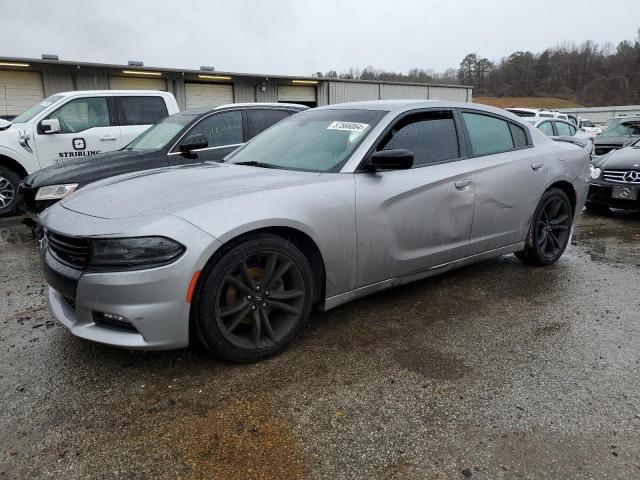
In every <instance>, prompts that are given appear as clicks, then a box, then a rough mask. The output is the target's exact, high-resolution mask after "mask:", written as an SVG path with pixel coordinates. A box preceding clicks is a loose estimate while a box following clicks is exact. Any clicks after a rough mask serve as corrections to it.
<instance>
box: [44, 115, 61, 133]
mask: <svg viewBox="0 0 640 480" xmlns="http://www.w3.org/2000/svg"><path fill="white" fill-rule="evenodd" d="M39 130H40V132H41V133H46V134H47V135H49V134H51V133H58V132H59V131H60V121H59V120H58V119H57V118H49V119H47V120H42V121H41V122H40V129H39Z"/></svg>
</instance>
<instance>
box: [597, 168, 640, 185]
mask: <svg viewBox="0 0 640 480" xmlns="http://www.w3.org/2000/svg"><path fill="white" fill-rule="evenodd" d="M625 177H626V178H625ZM602 178H604V179H605V180H608V181H610V182H615V183H630V184H634V185H640V170H605V171H604V173H603V174H602Z"/></svg>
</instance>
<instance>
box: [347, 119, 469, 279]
mask: <svg viewBox="0 0 640 480" xmlns="http://www.w3.org/2000/svg"><path fill="white" fill-rule="evenodd" d="M462 138H463V137H462V133H461V127H460V126H459V123H458V122H457V121H456V118H455V116H454V113H453V112H452V111H451V110H437V111H425V112H420V113H412V114H410V115H407V116H404V117H402V118H400V119H399V120H397V121H396V122H395V123H394V124H393V125H392V126H391V129H390V130H389V132H388V133H387V134H385V136H383V138H382V140H381V142H380V144H379V145H378V146H377V147H376V150H390V149H406V150H409V151H411V152H413V154H414V163H413V168H411V169H409V170H395V171H381V172H380V171H378V172H362V173H357V174H356V233H357V240H358V249H357V256H358V274H357V283H358V287H363V286H366V285H370V284H372V283H376V282H380V281H383V280H386V279H389V278H393V277H402V276H406V275H411V274H414V273H418V272H421V271H425V270H428V269H430V268H433V267H437V266H440V265H443V264H446V263H449V262H453V261H455V260H459V259H461V258H464V257H465V256H466V255H467V252H468V250H469V235H470V234H471V225H472V223H473V210H474V201H475V172H474V170H473V165H472V164H471V163H470V162H469V161H468V160H467V159H466V155H465V145H464V142H463V141H462Z"/></svg>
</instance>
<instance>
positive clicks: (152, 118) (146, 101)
mask: <svg viewBox="0 0 640 480" xmlns="http://www.w3.org/2000/svg"><path fill="white" fill-rule="evenodd" d="M114 99H115V103H116V107H117V111H118V120H119V124H120V135H121V147H125V146H127V145H128V144H129V143H130V142H131V141H132V140H133V139H134V138H136V137H137V136H138V135H140V134H141V133H142V132H144V131H145V130H147V129H148V128H149V127H151V126H152V125H154V124H156V123H158V122H159V121H160V120H162V119H163V118H165V117H166V116H167V115H168V114H169V112H168V111H167V104H166V103H165V101H164V99H163V98H162V97H159V96H158V97H155V96H142V95H141V96H133V95H132V96H116V97H114Z"/></svg>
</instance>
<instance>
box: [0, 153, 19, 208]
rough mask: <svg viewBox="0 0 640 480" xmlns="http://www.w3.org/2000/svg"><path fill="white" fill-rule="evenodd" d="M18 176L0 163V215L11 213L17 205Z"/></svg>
mask: <svg viewBox="0 0 640 480" xmlns="http://www.w3.org/2000/svg"><path fill="white" fill-rule="evenodd" d="M18 185H20V177H19V176H18V174H17V173H16V172H14V171H13V170H10V169H8V168H7V167H3V166H1V165H0V217H6V216H9V215H11V214H13V213H14V212H15V211H16V209H17V206H18Z"/></svg>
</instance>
